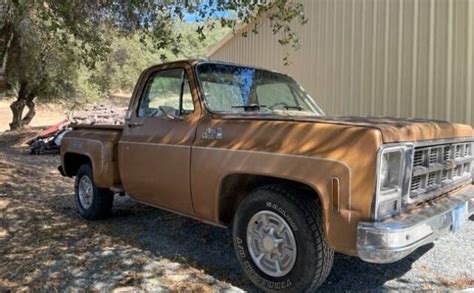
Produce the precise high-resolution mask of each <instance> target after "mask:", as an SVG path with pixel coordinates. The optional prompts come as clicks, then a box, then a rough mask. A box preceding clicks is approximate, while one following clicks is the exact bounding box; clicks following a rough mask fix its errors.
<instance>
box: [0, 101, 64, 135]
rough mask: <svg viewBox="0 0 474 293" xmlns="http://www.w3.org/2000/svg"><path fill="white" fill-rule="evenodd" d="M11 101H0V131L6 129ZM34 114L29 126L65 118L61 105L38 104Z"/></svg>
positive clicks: (53, 122)
mask: <svg viewBox="0 0 474 293" xmlns="http://www.w3.org/2000/svg"><path fill="white" fill-rule="evenodd" d="M10 103H11V101H8V100H7V101H5V100H2V101H0V132H2V131H5V130H8V129H9V124H10V122H11V120H12V113H11V110H10ZM36 112H37V113H36V115H35V117H34V118H33V121H32V122H31V125H30V126H31V127H38V126H45V125H52V124H55V123H58V122H61V121H62V120H64V119H66V117H67V115H66V110H65V109H64V107H63V106H61V105H52V104H46V105H38V106H37V111H36Z"/></svg>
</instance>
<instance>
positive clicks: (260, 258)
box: [233, 185, 334, 292]
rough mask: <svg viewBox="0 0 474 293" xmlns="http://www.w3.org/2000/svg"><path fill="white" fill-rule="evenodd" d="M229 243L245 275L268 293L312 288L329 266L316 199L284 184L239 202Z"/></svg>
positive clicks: (330, 259) (329, 253)
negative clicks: (232, 243) (230, 242)
mask: <svg viewBox="0 0 474 293" xmlns="http://www.w3.org/2000/svg"><path fill="white" fill-rule="evenodd" d="M233 242H234V248H235V251H236V254H237V258H238V259H239V262H240V264H241V265H242V267H243V269H244V271H245V273H246V275H247V276H248V277H249V278H250V280H251V281H252V282H253V283H254V284H255V285H256V286H258V287H259V288H260V289H262V290H264V291H267V292H277V291H280V292H281V291H284V292H304V291H307V292H312V291H314V290H315V289H316V288H317V287H319V286H320V285H321V284H322V283H323V282H324V281H325V280H326V278H327V276H328V275H329V273H330V271H331V268H332V263H333V258H334V252H333V250H332V249H331V248H330V247H329V246H328V244H327V242H326V240H325V236H324V229H323V218H322V212H321V206H320V204H319V202H318V201H317V199H315V198H313V197H311V196H308V195H307V194H301V193H299V192H297V191H296V190H294V189H291V188H287V187H285V186H280V185H269V186H264V187H261V188H258V189H256V190H254V191H253V192H252V193H251V194H249V195H248V196H247V197H246V198H245V199H244V200H243V202H242V203H241V204H240V206H239V208H238V210H237V213H236V216H235V219H234V225H233Z"/></svg>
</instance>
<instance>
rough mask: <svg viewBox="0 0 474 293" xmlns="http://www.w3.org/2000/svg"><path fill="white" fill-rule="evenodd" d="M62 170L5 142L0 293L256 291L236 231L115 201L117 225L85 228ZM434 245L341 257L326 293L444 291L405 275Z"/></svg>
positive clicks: (0, 148)
mask: <svg viewBox="0 0 474 293" xmlns="http://www.w3.org/2000/svg"><path fill="white" fill-rule="evenodd" d="M7 138H8V137H7ZM58 164H59V159H58V158H57V157H54V156H41V157H35V156H30V155H28V153H27V149H26V148H24V147H17V146H15V144H14V143H12V142H11V140H5V137H3V141H2V137H1V136H0V291H2V290H8V289H22V288H28V289H31V288H33V289H40V290H59V291H63V290H74V289H99V290H100V289H102V290H110V289H114V288H128V289H130V290H132V291H133V290H136V289H144V290H149V291H157V290H160V289H161V290H178V291H179V290H183V289H187V290H195V291H206V292H207V291H222V290H227V289H235V290H238V288H242V289H244V290H247V291H252V292H253V291H256V289H255V287H253V286H252V284H251V283H250V282H249V281H248V279H247V278H246V277H245V276H244V275H243V272H242V270H241V268H240V266H239V264H238V262H237V259H236V258H235V256H234V252H233V247H232V244H231V234H230V231H229V230H228V229H222V228H217V227H213V226H210V225H206V224H203V223H200V222H198V221H196V220H192V219H189V218H185V217H181V216H177V215H174V214H171V213H168V212H165V211H161V210H158V209H154V208H150V207H147V206H144V205H142V204H139V203H136V202H134V201H133V200H131V199H129V198H128V197H118V198H117V199H116V201H115V203H114V210H113V214H112V216H111V217H110V218H109V219H107V220H104V221H98V222H86V221H84V220H82V219H81V218H80V217H79V215H78V213H77V211H76V208H75V203H74V199H73V196H72V187H73V181H72V180H71V179H67V178H62V177H60V175H59V174H58V173H57V170H56V167H57V165H58ZM432 247H433V246H432V245H428V246H424V247H422V248H420V249H419V250H417V251H416V252H415V253H413V254H411V255H410V256H408V257H407V258H405V259H403V260H402V261H399V262H397V263H394V264H388V265H375V264H368V263H365V262H362V261H361V260H359V259H358V258H354V257H347V256H344V255H339V254H337V255H336V258H335V264H334V268H333V270H332V272H331V275H330V276H329V278H328V280H327V282H326V283H325V284H324V285H323V287H322V288H320V289H321V291H327V292H332V291H346V290H356V291H372V290H380V289H395V290H397V289H403V288H420V287H421V286H424V285H426V286H428V288H429V287H431V286H434V287H441V288H446V284H443V283H442V282H441V283H440V282H438V281H436V280H435V279H433V278H431V279H427V280H417V279H413V278H405V277H404V275H405V273H407V272H409V271H410V270H411V269H412V265H413V263H414V262H415V261H416V260H417V259H419V258H420V257H422V256H423V254H425V253H426V252H427V251H428V250H429V249H430V248H432ZM393 280H396V284H395V286H393V282H392V283H391V282H390V281H393ZM410 282H414V283H412V284H410ZM387 283H389V284H387ZM405 285H406V286H405ZM233 286H235V287H233ZM236 287H238V288H236Z"/></svg>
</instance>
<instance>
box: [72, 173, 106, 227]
mask: <svg viewBox="0 0 474 293" xmlns="http://www.w3.org/2000/svg"><path fill="white" fill-rule="evenodd" d="M84 176H87V177H88V178H89V180H90V182H92V186H93V188H92V202H91V204H90V206H89V207H85V206H84V205H83V204H82V203H81V201H80V199H79V190H78V189H79V182H80V181H81V179H82V178H83V177H84ZM74 195H75V198H76V205H77V208H78V209H79V214H80V215H81V216H82V217H83V218H84V219H86V220H91V221H94V220H100V219H105V218H107V216H108V215H109V214H110V210H111V209H112V204H113V201H114V194H113V192H112V191H110V190H108V189H105V188H99V187H97V186H96V185H95V183H94V176H93V175H92V167H91V166H90V165H89V164H84V165H82V166H81V167H80V168H79V170H78V171H77V175H76V180H75V184H74Z"/></svg>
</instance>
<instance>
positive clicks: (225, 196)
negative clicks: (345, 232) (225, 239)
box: [217, 173, 327, 226]
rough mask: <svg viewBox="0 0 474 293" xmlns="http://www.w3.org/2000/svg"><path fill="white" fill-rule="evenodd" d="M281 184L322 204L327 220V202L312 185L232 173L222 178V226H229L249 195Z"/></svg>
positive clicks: (297, 181)
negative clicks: (297, 190) (259, 189)
mask: <svg viewBox="0 0 474 293" xmlns="http://www.w3.org/2000/svg"><path fill="white" fill-rule="evenodd" d="M271 184H279V185H284V186H287V188H295V189H299V190H301V191H302V196H311V197H313V198H314V199H318V200H319V201H320V203H321V209H322V213H323V218H324V219H326V210H327V209H326V207H325V202H326V200H325V199H324V198H323V196H322V193H321V192H320V190H319V189H318V187H316V186H313V185H312V184H310V183H308V182H305V181H302V180H295V179H288V178H283V177H279V176H273V175H266V174H252V173H232V174H227V175H226V176H224V177H223V178H222V180H221V181H220V184H219V192H218V197H217V199H218V203H217V210H218V219H219V222H220V223H221V224H222V225H225V226H228V225H229V224H230V223H231V222H232V220H233V218H234V215H235V213H236V211H237V208H238V206H239V204H240V203H241V202H242V200H244V199H245V198H246V197H247V196H248V195H249V193H250V192H251V191H252V190H254V189H256V188H258V187H261V186H265V185H271Z"/></svg>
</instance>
